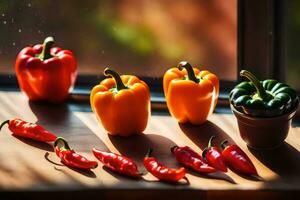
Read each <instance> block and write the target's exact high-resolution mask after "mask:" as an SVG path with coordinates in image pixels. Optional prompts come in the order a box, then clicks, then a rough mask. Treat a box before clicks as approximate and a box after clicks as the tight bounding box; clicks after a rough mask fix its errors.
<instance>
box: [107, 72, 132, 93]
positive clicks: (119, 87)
mask: <svg viewBox="0 0 300 200" xmlns="http://www.w3.org/2000/svg"><path fill="white" fill-rule="evenodd" d="M104 75H105V76H111V77H112V78H113V79H114V80H115V82H116V87H117V90H118V91H119V90H123V89H127V87H126V86H125V85H124V83H123V81H122V79H121V77H120V75H119V74H118V73H117V72H115V71H114V70H112V69H110V68H108V67H107V68H106V69H105V70H104Z"/></svg>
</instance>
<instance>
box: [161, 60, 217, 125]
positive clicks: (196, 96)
mask: <svg viewBox="0 0 300 200" xmlns="http://www.w3.org/2000/svg"><path fill="white" fill-rule="evenodd" d="M163 87H164V94H165V97H166V101H167V106H168V109H169V111H170V113H171V115H172V116H173V117H175V118H176V119H177V120H178V122H179V123H186V122H190V123H192V124H195V125H198V124H202V123H204V122H205V121H206V119H207V117H208V116H209V115H210V114H211V113H212V112H213V110H214V108H215V106H216V104H217V100H218V96H219V79H218V77H217V76H216V75H214V74H212V73H210V72H209V71H207V70H204V71H199V70H198V69H196V68H192V66H191V65H190V64H189V63H187V62H185V61H182V62H180V63H179V64H178V66H177V68H171V69H169V70H168V71H167V72H166V73H165V74H164V78H163Z"/></svg>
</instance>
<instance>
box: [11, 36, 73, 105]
mask: <svg viewBox="0 0 300 200" xmlns="http://www.w3.org/2000/svg"><path fill="white" fill-rule="evenodd" d="M53 44H54V39H53V38H52V37H47V38H46V39H45V41H44V44H43V45H41V44H38V45H35V46H33V47H26V48H24V49H23V50H22V51H21V52H20V53H19V54H18V56H17V59H16V64H15V70H16V76H17V79H18V83H19V86H20V88H21V90H22V91H24V92H25V94H26V95H27V96H28V98H29V100H31V101H47V102H52V103H59V102H62V101H64V100H65V99H66V98H67V97H68V94H69V91H70V90H71V89H72V88H73V86H74V83H75V79H76V76H77V64H76V59H75V57H74V55H73V53H72V52H71V51H69V50H62V49H60V48H58V47H53V48H52V46H53Z"/></svg>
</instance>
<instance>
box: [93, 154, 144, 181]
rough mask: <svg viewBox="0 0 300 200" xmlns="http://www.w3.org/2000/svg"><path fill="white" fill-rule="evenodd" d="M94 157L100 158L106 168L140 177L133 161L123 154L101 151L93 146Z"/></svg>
mask: <svg viewBox="0 0 300 200" xmlns="http://www.w3.org/2000/svg"><path fill="white" fill-rule="evenodd" d="M93 153H94V155H95V157H96V158H97V159H98V160H100V161H101V162H102V163H103V164H104V166H106V167H107V168H109V169H111V170H113V171H115V172H118V173H120V174H124V175H127V176H131V177H140V176H141V175H142V173H140V172H139V171H138V167H137V165H136V164H135V162H134V161H133V160H131V159H129V158H127V157H125V156H121V155H118V154H115V153H110V152H105V151H101V150H99V149H96V148H93Z"/></svg>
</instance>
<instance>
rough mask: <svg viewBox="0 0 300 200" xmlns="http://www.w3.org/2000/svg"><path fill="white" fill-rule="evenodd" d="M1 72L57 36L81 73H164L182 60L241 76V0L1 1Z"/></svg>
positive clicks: (9, 70) (225, 74) (10, 69)
mask: <svg viewBox="0 0 300 200" xmlns="http://www.w3.org/2000/svg"><path fill="white" fill-rule="evenodd" d="M0 22H1V23H0V35H1V38H0V73H2V74H3V73H14V60H15V57H16V55H17V53H18V52H19V51H20V50H21V49H22V48H23V47H25V46H26V45H32V44H36V43H41V42H42V40H43V39H44V38H45V37H46V36H50V35H51V36H53V37H54V38H55V40H56V45H57V46H61V47H64V48H67V49H71V50H73V51H74V53H75V54H76V56H77V59H78V63H79V74H100V73H102V70H103V69H104V68H105V67H107V66H111V67H112V68H114V69H116V70H118V71H120V72H121V73H131V74H133V73H134V74H137V75H139V76H146V77H161V76H162V74H163V73H164V72H165V71H166V70H167V69H168V68H169V67H172V66H175V65H176V64H177V63H178V62H179V61H181V60H188V61H189V62H190V63H191V64H192V65H197V66H205V68H207V69H209V70H211V71H213V72H215V73H216V74H218V75H219V76H220V78H221V79H222V80H236V74H237V0H227V1H224V0H209V1H208V0H163V1H161V0H139V1H132V0H118V1H109V0H85V1H82V0H43V1H40V0H31V1H28V0H27V1H26V0H10V1H7V0H0Z"/></svg>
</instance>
